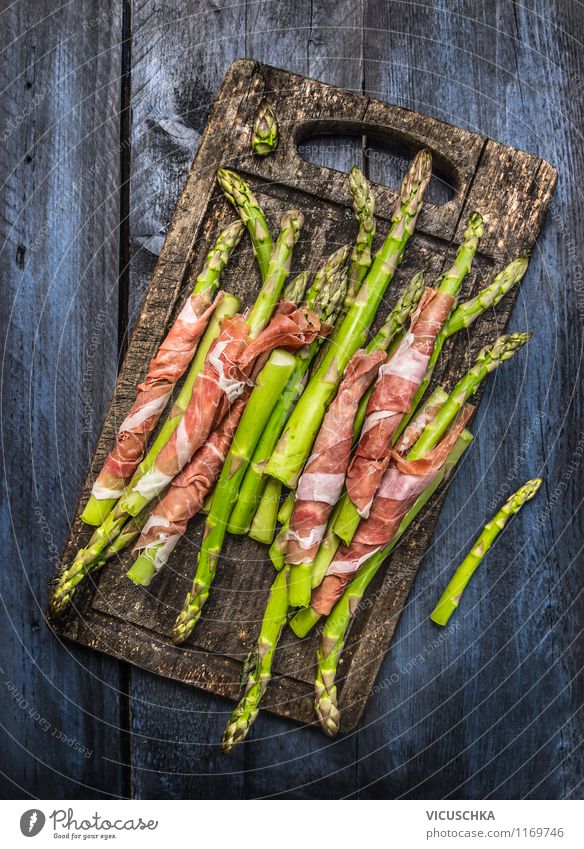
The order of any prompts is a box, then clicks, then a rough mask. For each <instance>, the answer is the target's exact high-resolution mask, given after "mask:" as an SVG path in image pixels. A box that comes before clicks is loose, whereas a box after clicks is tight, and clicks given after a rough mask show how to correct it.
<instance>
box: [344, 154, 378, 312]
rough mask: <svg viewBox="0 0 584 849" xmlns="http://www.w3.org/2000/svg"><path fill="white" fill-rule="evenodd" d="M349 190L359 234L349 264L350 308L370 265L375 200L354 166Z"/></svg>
mask: <svg viewBox="0 0 584 849" xmlns="http://www.w3.org/2000/svg"><path fill="white" fill-rule="evenodd" d="M349 190H350V192H351V195H352V197H353V209H354V210H355V215H356V216H357V221H358V222H359V232H358V233H357V238H356V240H355V246H354V247H353V252H352V254H351V261H350V264H349V285H348V286H347V294H346V295H345V305H346V306H347V308H348V307H350V305H351V304H352V303H353V301H354V299H355V296H356V294H357V292H358V291H359V289H360V288H361V283H362V282H363V279H364V278H365V275H366V274H367V272H368V271H369V266H370V265H371V243H372V242H373V236H374V235H375V198H374V196H373V193H372V191H371V186H370V185H369V181H368V180H367V178H366V177H365V175H364V174H363V172H362V171H361V170H360V169H359V168H357V166H356V165H354V166H353V168H351V173H350V174H349Z"/></svg>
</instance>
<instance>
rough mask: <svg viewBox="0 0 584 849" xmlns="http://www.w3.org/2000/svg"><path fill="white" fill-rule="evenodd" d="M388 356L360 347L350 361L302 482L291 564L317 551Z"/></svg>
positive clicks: (289, 548) (289, 546)
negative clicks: (362, 411) (362, 410)
mask: <svg viewBox="0 0 584 849" xmlns="http://www.w3.org/2000/svg"><path fill="white" fill-rule="evenodd" d="M384 359H385V354H384V352H383V351H376V352H375V353H372V354H368V353H367V352H366V351H364V350H359V351H357V352H356V353H355V354H354V355H353V357H352V359H351V361H350V362H349V365H348V366H347V369H346V371H345V375H344V377H343V380H342V382H341V385H340V386H339V391H338V392H337V395H336V397H335V400H334V401H333V402H332V404H331V405H330V407H329V408H328V410H327V412H326V414H325V417H324V419H323V422H322V425H321V428H320V430H319V432H318V436H317V437H316V441H315V443H314V448H313V450H312V454H311V456H310V457H309V458H308V460H307V462H306V466H305V467H304V471H303V473H302V476H301V477H300V480H299V482H298V488H297V489H296V496H295V501H294V510H293V512H292V516H291V518H290V525H289V528H288V532H287V535H286V562H287V563H293V564H298V563H311V562H312V561H313V560H314V558H315V556H316V552H317V551H318V547H319V545H320V543H321V541H322V538H323V536H324V532H325V529H326V523H327V521H328V518H329V515H330V513H331V510H332V509H333V507H334V505H335V504H336V503H337V501H338V500H339V498H340V495H341V492H342V489H343V484H344V482H345V474H346V472H347V466H348V465H349V457H350V453H351V444H352V440H353V425H354V422H355V415H356V413H357V408H358V406H359V401H360V400H361V398H362V397H363V395H364V394H365V392H366V391H367V390H368V389H369V387H370V386H371V384H372V383H373V381H374V380H375V376H376V375H377V372H378V370H379V367H380V365H381V363H382V362H383V360H384Z"/></svg>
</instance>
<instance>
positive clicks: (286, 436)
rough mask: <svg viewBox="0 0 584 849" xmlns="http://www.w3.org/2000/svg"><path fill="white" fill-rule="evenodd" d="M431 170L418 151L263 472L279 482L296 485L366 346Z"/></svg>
mask: <svg viewBox="0 0 584 849" xmlns="http://www.w3.org/2000/svg"><path fill="white" fill-rule="evenodd" d="M430 171H431V157H430V154H429V153H428V151H421V152H420V153H419V154H418V155H417V156H416V157H415V159H414V161H413V163H412V165H411V167H410V169H409V171H408V173H407V175H406V178H405V179H404V182H403V183H402V187H401V191H400V198H399V202H398V204H397V207H396V210H395V213H394V216H393V219H392V223H391V227H390V230H389V233H388V236H387V238H386V240H385V242H384V244H383V247H382V248H381V249H380V251H379V252H378V253H377V254H376V256H375V259H374V260H373V263H372V265H371V268H370V269H369V272H368V274H367V276H366V278H365V280H364V281H363V284H362V286H361V289H360V290H359V294H358V295H357V297H356V298H355V301H354V303H353V305H352V306H351V308H350V309H349V311H348V313H347V315H346V317H345V320H344V321H343V324H342V327H341V329H340V331H339V333H338V335H337V337H336V339H335V344H334V345H331V346H330V348H329V349H328V351H327V355H326V356H325V357H324V359H323V361H322V363H321V364H320V366H319V368H318V369H317V370H316V372H315V373H314V375H313V377H312V378H311V380H310V382H309V384H308V386H307V387H306V389H305V390H304V392H303V394H302V396H301V398H300V400H299V401H298V404H297V405H296V408H295V409H294V411H293V413H292V415H291V416H290V419H289V420H288V423H287V425H286V428H285V430H284V433H283V434H282V437H281V438H280V441H279V443H278V445H277V447H276V450H275V452H274V453H273V454H272V457H271V459H270V461H269V463H268V465H267V467H266V472H267V474H269V475H271V476H272V477H275V478H278V480H281V481H282V482H283V483H284V484H286V486H289V487H294V486H295V485H296V483H297V481H298V477H299V475H300V472H301V470H302V467H303V465H304V463H305V462H306V459H307V457H308V455H309V453H310V449H311V447H312V444H313V442H314V439H315V437H316V434H317V433H318V429H319V427H320V425H321V422H322V419H323V416H324V413H325V410H326V408H327V406H328V404H329V403H330V401H331V400H332V398H333V397H334V394H335V392H336V390H337V388H338V385H339V383H340V381H341V379H342V375H343V372H344V371H345V368H346V367H347V364H348V362H349V360H350V359H351V357H352V356H353V354H354V353H355V351H356V350H357V348H359V347H361V346H362V345H363V343H364V342H365V337H366V334H367V330H368V328H369V325H370V324H371V322H372V321H373V318H374V316H375V314H376V312H377V309H378V307H379V304H380V303H381V300H382V298H383V295H384V294H385V291H386V289H387V286H388V285H389V282H390V280H391V279H392V277H393V275H394V272H395V269H396V268H397V266H398V264H399V262H400V261H401V259H402V256H403V253H404V250H405V247H406V245H407V242H408V240H409V238H410V236H411V235H412V233H413V230H414V227H415V223H416V220H417V217H418V213H419V211H420V209H421V206H422V198H423V196H424V192H425V190H426V186H427V185H428V182H429V180H430Z"/></svg>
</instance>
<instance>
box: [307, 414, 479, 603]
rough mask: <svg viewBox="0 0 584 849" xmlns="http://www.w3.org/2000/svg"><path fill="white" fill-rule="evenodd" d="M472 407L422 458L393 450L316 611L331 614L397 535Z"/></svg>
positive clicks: (319, 591) (319, 592)
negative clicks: (366, 566) (351, 584)
mask: <svg viewBox="0 0 584 849" xmlns="http://www.w3.org/2000/svg"><path fill="white" fill-rule="evenodd" d="M473 411H474V408H473V407H472V406H470V405H466V406H465V407H464V409H463V410H462V411H461V412H460V414H459V415H458V417H457V419H456V420H455V422H454V423H453V425H452V427H451V428H450V429H449V431H448V432H447V433H446V435H445V436H444V437H443V438H442V439H441V441H440V442H439V443H438V445H437V446H436V447H435V448H433V449H432V450H431V451H429V452H428V453H427V454H426V456H425V457H423V458H422V459H420V460H406V459H404V458H403V456H402V455H401V454H399V453H398V452H397V451H394V452H392V457H391V463H390V465H389V468H388V469H387V471H386V472H385V474H384V475H383V479H382V481H381V485H380V487H379V489H378V491H377V494H376V496H375V499H374V502H373V507H372V508H371V513H370V515H369V518H368V519H364V520H363V521H362V522H361V524H360V525H359V527H358V529H357V532H356V533H355V536H354V537H353V539H352V541H351V544H350V545H349V546H346V545H341V546H340V547H339V549H338V551H337V553H336V555H335V559H334V560H333V561H332V562H331V564H330V566H329V567H328V570H327V573H326V575H325V577H324V579H323V581H322V583H321V584H320V586H319V587H317V588H316V589H315V590H314V591H313V594H312V598H311V606H312V607H313V608H314V610H315V611H316V612H317V613H319V614H321V615H324V616H328V614H329V613H330V612H331V610H332V608H333V607H334V605H335V604H336V602H337V601H338V600H339V598H340V597H341V595H342V594H343V591H344V589H345V587H346V585H347V584H348V583H349V581H350V580H351V578H352V577H353V575H354V574H355V573H356V572H357V571H358V570H359V568H360V567H361V566H362V565H363V564H364V563H366V562H367V561H368V560H369V558H370V557H372V556H373V555H374V554H376V553H377V552H378V551H379V550H380V549H382V548H384V547H385V546H386V545H388V544H389V543H390V542H391V541H392V540H393V539H394V537H395V535H396V534H397V532H398V530H399V526H400V525H401V522H402V519H403V518H404V516H405V515H406V514H407V513H408V512H409V511H410V509H411V508H412V507H413V505H414V503H415V502H416V500H417V498H418V497H419V496H420V495H421V494H422V492H423V491H424V490H425V489H426V487H427V486H429V485H430V484H431V483H432V481H433V480H434V478H435V477H436V475H437V474H438V473H439V472H440V470H441V469H442V467H443V465H444V463H445V462H446V459H447V458H448V455H449V454H450V452H451V450H452V448H453V447H454V444H455V442H456V440H457V439H458V437H459V436H460V434H461V433H462V431H463V429H464V427H465V425H466V424H467V422H468V420H469V418H470V416H471V415H472V413H473ZM406 434H407V431H406ZM400 447H401V446H400Z"/></svg>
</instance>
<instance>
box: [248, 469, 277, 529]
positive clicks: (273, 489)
mask: <svg viewBox="0 0 584 849" xmlns="http://www.w3.org/2000/svg"><path fill="white" fill-rule="evenodd" d="M281 492H282V483H281V482H280V481H277V480H276V479H275V478H270V479H269V480H268V482H267V484H266V486H265V487H264V491H263V493H262V500H261V501H260V504H259V507H258V509H257V510H256V512H255V516H254V517H253V520H252V523H251V527H250V529H249V536H250V537H251V538H252V539H255V540H257V542H263V543H265V544H266V545H271V543H272V540H273V539H274V532H275V530H276V519H277V517H278V510H279V508H280V494H281Z"/></svg>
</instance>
